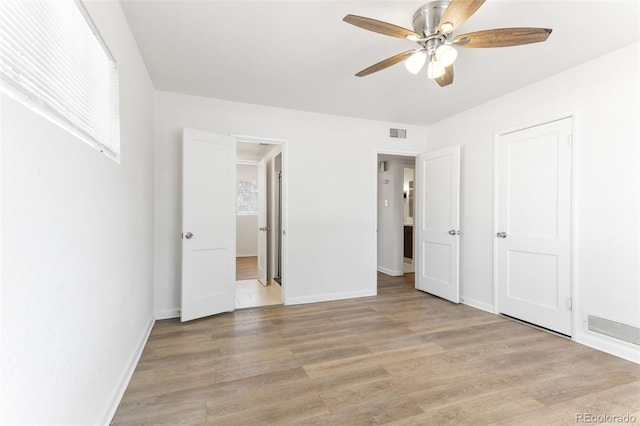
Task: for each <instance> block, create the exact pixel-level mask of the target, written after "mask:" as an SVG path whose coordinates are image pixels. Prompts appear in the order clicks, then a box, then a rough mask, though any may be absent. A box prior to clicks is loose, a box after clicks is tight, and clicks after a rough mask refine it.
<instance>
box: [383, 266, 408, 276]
mask: <svg viewBox="0 0 640 426" xmlns="http://www.w3.org/2000/svg"><path fill="white" fill-rule="evenodd" d="M378 272H382V273H383V274H386V275H390V276H392V277H401V276H403V275H404V269H403V270H402V271H396V270H393V269H388V268H383V267H382V266H378Z"/></svg>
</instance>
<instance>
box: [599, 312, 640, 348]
mask: <svg viewBox="0 0 640 426" xmlns="http://www.w3.org/2000/svg"><path fill="white" fill-rule="evenodd" d="M587 329H588V330H589V331H593V332H594V333H600V334H604V335H605V336H609V337H613V338H616V339H619V340H624V341H625V342H629V343H633V344H634V345H640V328H638V327H634V326H632V325H627V324H622V323H620V322H616V321H612V320H608V319H604V318H600V317H597V316H595V315H587Z"/></svg>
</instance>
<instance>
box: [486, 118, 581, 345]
mask: <svg viewBox="0 0 640 426" xmlns="http://www.w3.org/2000/svg"><path fill="white" fill-rule="evenodd" d="M566 118H570V119H571V133H572V135H573V136H572V139H571V152H570V153H569V155H570V156H571V173H570V179H571V182H570V191H571V200H570V202H569V206H570V207H569V208H570V209H571V211H570V212H569V221H570V226H569V247H570V250H571V253H570V254H569V271H570V275H571V276H570V278H569V287H570V289H571V302H572V306H571V340H575V339H576V331H577V330H579V327H578V326H579V324H580V317H579V312H580V302H579V301H580V298H579V297H578V296H579V288H578V282H579V279H578V269H577V264H578V262H577V257H578V250H577V238H576V229H575V225H576V224H577V223H578V221H577V192H576V189H577V188H576V186H577V185H576V176H577V160H576V158H577V157H578V155H577V153H578V148H579V144H578V143H577V142H578V141H579V139H580V135H579V134H578V129H579V128H580V126H579V125H578V120H579V114H578V111H577V110H571V111H567V112H564V113H560V114H555V115H551V116H547V117H545V118H540V119H537V120H533V121H529V122H526V123H522V124H519V125H516V126H512V127H507V128H504V129H501V130H497V131H495V132H494V134H493V212H492V214H493V223H492V226H493V229H492V232H491V238H492V241H493V265H492V266H493V313H494V314H496V315H499V314H500V307H499V304H498V284H499V282H498V281H499V280H498V243H497V241H496V237H495V234H496V232H498V211H499V205H498V203H499V199H498V194H499V192H498V190H499V185H500V182H499V180H498V179H499V168H500V161H499V157H500V150H499V142H500V137H502V136H505V135H508V134H509V133H514V132H519V131H521V130H526V129H529V128H531V127H537V126H541V125H544V124H548V123H552V122H554V121H559V120H564V119H566Z"/></svg>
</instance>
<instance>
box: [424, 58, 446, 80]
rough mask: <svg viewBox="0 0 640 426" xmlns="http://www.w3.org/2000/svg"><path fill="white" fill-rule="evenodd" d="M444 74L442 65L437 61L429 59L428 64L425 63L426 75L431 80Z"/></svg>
mask: <svg viewBox="0 0 640 426" xmlns="http://www.w3.org/2000/svg"><path fill="white" fill-rule="evenodd" d="M443 75H444V67H443V66H442V64H441V63H440V62H438V61H429V65H427V77H429V78H430V79H431V80H435V79H436V78H440V77H442V76H443Z"/></svg>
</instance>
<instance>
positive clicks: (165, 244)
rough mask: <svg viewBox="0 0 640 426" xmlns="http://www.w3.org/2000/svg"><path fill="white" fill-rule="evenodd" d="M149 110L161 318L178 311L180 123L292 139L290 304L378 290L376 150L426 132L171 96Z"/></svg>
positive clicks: (406, 145) (413, 147)
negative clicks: (399, 132) (393, 133)
mask: <svg viewBox="0 0 640 426" xmlns="http://www.w3.org/2000/svg"><path fill="white" fill-rule="evenodd" d="M155 105H156V194H158V197H157V198H156V246H155V247H156V271H155V280H156V287H155V288H156V311H157V315H158V317H168V316H175V315H177V314H178V306H179V294H180V293H179V290H180V256H179V254H180V240H179V238H176V236H179V235H180V232H181V229H180V220H181V218H180V216H181V213H180V196H181V193H180V185H181V177H180V176H181V164H180V158H181V155H180V151H181V150H180V147H181V140H180V139H181V137H180V135H181V129H182V127H184V126H187V127H193V128H196V129H201V130H205V131H209V132H214V133H219V134H230V133H236V134H243V135H252V136H260V137H266V138H279V139H285V140H287V141H288V142H287V144H286V148H285V154H286V155H285V165H284V171H285V173H288V176H287V177H286V178H287V179H288V187H287V188H285V194H287V193H288V211H286V212H285V214H286V215H288V228H287V229H286V232H287V235H286V237H285V238H286V242H285V245H286V247H287V248H288V251H286V252H285V253H284V256H285V263H286V264H288V269H287V270H285V271H284V274H285V275H284V278H285V283H284V286H283V288H284V292H285V297H286V300H287V302H288V303H303V302H312V301H319V300H329V299H338V298H342V297H355V296H363V295H372V294H375V292H376V249H375V247H376V237H375V226H376V225H375V220H376V210H375V209H376V179H377V177H376V176H377V173H376V163H377V154H376V150H378V149H387V150H403V149H406V150H409V151H423V150H424V147H425V145H426V143H425V141H426V131H425V129H424V128H422V127H418V126H403V125H400V124H398V123H384V122H376V121H370V120H362V119H354V118H348V117H339V116H332V115H325V114H316V113H309V112H302V111H293V110H287V109H280V108H272V107H265V106H259V105H250V104H242V103H235V102H228V101H223V100H217V99H208V98H202V97H195V96H187V95H180V94H175V93H168V92H156V104H155ZM390 127H404V128H407V139H406V140H394V139H390V138H389V128H390Z"/></svg>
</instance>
